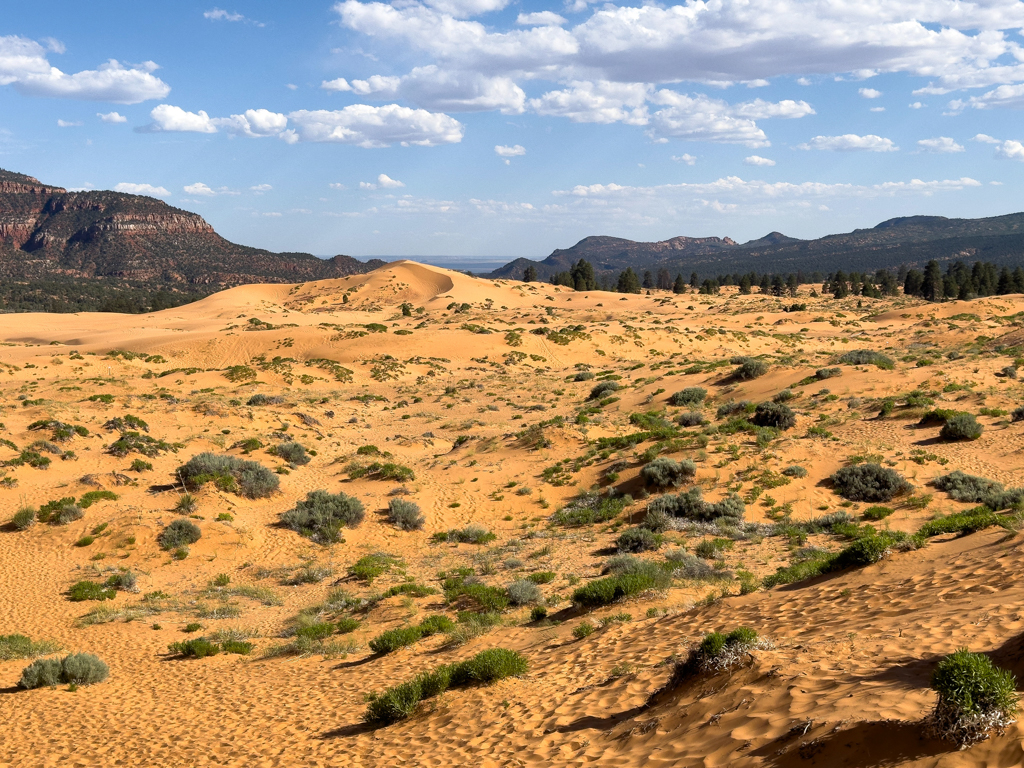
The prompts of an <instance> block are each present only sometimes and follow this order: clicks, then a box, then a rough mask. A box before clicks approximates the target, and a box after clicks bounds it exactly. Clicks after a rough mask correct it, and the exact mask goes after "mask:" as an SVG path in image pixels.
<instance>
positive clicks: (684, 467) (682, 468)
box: [640, 456, 697, 488]
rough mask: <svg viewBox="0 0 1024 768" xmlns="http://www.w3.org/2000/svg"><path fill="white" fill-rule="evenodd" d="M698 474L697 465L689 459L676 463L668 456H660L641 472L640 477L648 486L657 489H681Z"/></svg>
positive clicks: (646, 465)
mask: <svg viewBox="0 0 1024 768" xmlns="http://www.w3.org/2000/svg"><path fill="white" fill-rule="evenodd" d="M695 474H697V465H696V464H694V463H693V462H692V461H690V460H689V459H684V460H683V461H676V460H675V459H670V458H668V457H667V456H660V457H658V458H656V459H654V461H651V462H649V463H648V464H645V465H644V467H643V468H642V469H641V470H640V477H641V478H643V481H644V483H645V484H647V485H653V486H655V487H656V488H667V487H669V486H673V487H677V488H678V487H679V486H680V485H682V484H683V483H684V482H685V481H686V479H687V478H690V477H693V476H694V475H695Z"/></svg>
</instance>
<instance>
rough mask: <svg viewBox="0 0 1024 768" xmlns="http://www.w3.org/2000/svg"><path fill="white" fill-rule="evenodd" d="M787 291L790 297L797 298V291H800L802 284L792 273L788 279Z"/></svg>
mask: <svg viewBox="0 0 1024 768" xmlns="http://www.w3.org/2000/svg"><path fill="white" fill-rule="evenodd" d="M786 290H787V291H788V292H789V295H790V296H793V297H796V294H797V291H799V290H800V282H799V279H798V277H797V276H796V275H794V274H793V273H792V272H790V274H789V277H787V278H786Z"/></svg>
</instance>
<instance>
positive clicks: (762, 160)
mask: <svg viewBox="0 0 1024 768" xmlns="http://www.w3.org/2000/svg"><path fill="white" fill-rule="evenodd" d="M743 163H744V164H745V165H763V166H769V167H770V166H773V165H775V161H774V160H769V159H768V158H767V157H761V156H760V155H751V156H750V157H745V158H743Z"/></svg>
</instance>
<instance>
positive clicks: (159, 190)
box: [114, 181, 171, 197]
mask: <svg viewBox="0 0 1024 768" xmlns="http://www.w3.org/2000/svg"><path fill="white" fill-rule="evenodd" d="M114 191H115V192H124V193H126V194H129V195H151V196H153V197H170V194H171V193H170V192H168V191H167V190H166V189H165V188H164V187H154V186H153V185H152V184H132V183H130V182H127V181H122V182H121V183H120V184H117V185H116V186H115V187H114Z"/></svg>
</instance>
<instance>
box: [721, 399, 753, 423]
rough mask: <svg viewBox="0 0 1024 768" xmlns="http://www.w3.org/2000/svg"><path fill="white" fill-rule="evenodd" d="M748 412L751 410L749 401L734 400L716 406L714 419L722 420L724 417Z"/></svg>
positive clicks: (751, 405)
mask: <svg viewBox="0 0 1024 768" xmlns="http://www.w3.org/2000/svg"><path fill="white" fill-rule="evenodd" d="M749 410H753V403H751V402H750V401H749V400H734V401H730V402H728V403H723V404H722V405H720V406H718V410H717V411H715V418H717V419H724V418H725V417H726V416H734V415H736V414H737V413H746V412H747V411H749Z"/></svg>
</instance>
